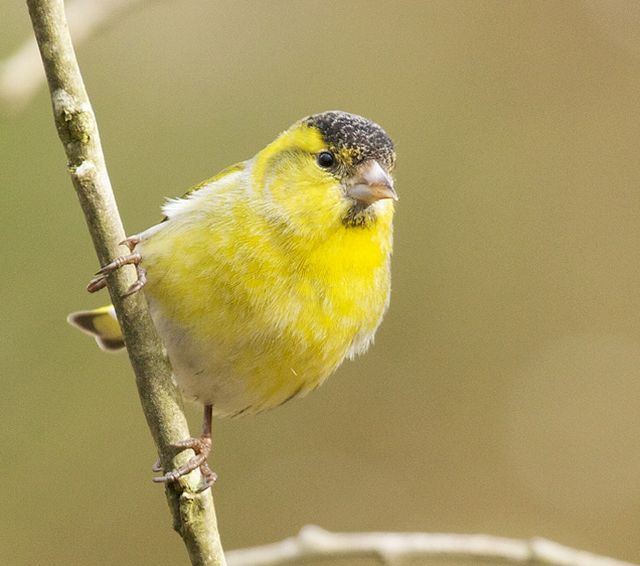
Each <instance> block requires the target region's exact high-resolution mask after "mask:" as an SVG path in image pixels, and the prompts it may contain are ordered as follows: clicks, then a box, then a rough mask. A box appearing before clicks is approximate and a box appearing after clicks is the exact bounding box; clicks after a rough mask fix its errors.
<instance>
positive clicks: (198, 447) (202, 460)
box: [152, 437, 218, 492]
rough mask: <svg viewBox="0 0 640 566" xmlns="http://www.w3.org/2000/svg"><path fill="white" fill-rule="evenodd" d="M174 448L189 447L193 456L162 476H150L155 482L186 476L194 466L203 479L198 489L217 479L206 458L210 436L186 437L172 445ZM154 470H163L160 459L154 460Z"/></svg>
mask: <svg viewBox="0 0 640 566" xmlns="http://www.w3.org/2000/svg"><path fill="white" fill-rule="evenodd" d="M173 446H174V448H177V449H178V450H186V449H187V448H190V449H191V450H193V451H194V452H195V456H193V458H190V459H189V460H187V462H185V463H184V464H182V466H179V467H177V468H175V469H174V470H169V471H168V472H166V473H165V474H163V475H162V476H158V477H154V478H152V479H153V481H154V482H156V483H167V482H174V481H176V480H178V479H180V478H181V477H182V476H186V475H187V474H188V473H190V472H192V471H193V470H195V469H196V468H200V473H201V474H202V478H203V480H204V485H203V487H202V488H201V489H199V490H198V491H199V492H200V491H204V490H205V489H207V488H209V487H211V486H212V485H213V484H214V483H215V482H216V480H217V479H218V476H217V474H216V473H215V472H214V471H213V470H212V469H211V468H210V467H209V464H208V462H207V458H208V457H209V454H210V453H211V438H208V437H202V438H187V439H185V440H181V441H180V442H177V443H176V444H174V445H173ZM152 469H153V471H154V472H161V471H164V470H163V468H162V466H161V465H160V461H159V460H158V462H156V463H155V464H154V466H153V468H152Z"/></svg>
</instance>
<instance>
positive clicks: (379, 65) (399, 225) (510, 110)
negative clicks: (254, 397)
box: [0, 0, 640, 566]
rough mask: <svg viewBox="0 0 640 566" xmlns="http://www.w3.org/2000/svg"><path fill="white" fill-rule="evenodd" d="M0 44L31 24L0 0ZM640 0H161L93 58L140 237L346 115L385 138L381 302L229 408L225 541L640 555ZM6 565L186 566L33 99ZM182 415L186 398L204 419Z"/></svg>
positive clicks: (2, 280) (7, 134)
mask: <svg viewBox="0 0 640 566" xmlns="http://www.w3.org/2000/svg"><path fill="white" fill-rule="evenodd" d="M0 13H1V14H2V24H0V27H1V29H2V33H0V57H7V56H8V55H9V54H10V53H12V52H13V51H14V50H15V49H16V48H18V46H19V45H20V44H21V43H22V41H23V40H24V39H25V38H27V37H28V36H29V35H30V23H29V20H28V16H27V11H26V7H25V6H24V5H23V4H22V3H16V2H10V1H8V0H0ZM638 22H640V3H637V2H632V1H627V2H622V1H615V0H611V1H607V2H596V1H583V2H572V1H567V2H509V1H482V2H476V1H471V0H469V1H450V0H441V1H430V2H413V3H390V2H382V1H379V2H373V1H365V0H360V1H350V2H337V1H325V2H320V3H318V2H312V1H309V0H303V1H297V2H293V1H283V0H279V1H272V2H250V1H233V2H232V1H230V0H227V1H221V0H215V1H212V2H195V1H187V0H179V1H171V2H169V1H164V2H152V1H149V2H145V3H142V4H140V5H139V6H138V7H137V8H136V9H135V10H133V11H130V12H127V13H126V14H122V15H120V16H119V17H118V18H117V19H116V20H115V21H113V22H111V24H110V25H109V26H108V27H107V28H105V29H103V30H101V31H100V32H99V33H97V34H96V35H95V36H93V37H92V38H90V39H89V40H88V41H86V42H84V43H82V44H81V45H80V46H79V48H78V54H79V59H80V64H81V67H82V70H83V72H84V77H85V81H86V83H87V87H88V90H89V94H90V96H91V99H92V102H93V106H94V109H95V111H96V114H97V117H98V121H99V125H100V128H101V133H102V141H103V145H104V148H105V152H106V157H107V163H108V166H109V170H110V173H111V179H112V182H113V185H114V188H115V191H116V196H117V198H118V202H119V205H120V210H121V213H122V216H123V218H124V221H125V226H126V228H127V231H128V232H129V233H134V232H137V231H139V230H141V229H143V228H146V227H148V226H150V225H151V224H153V223H156V222H157V221H158V219H159V218H160V212H159V207H160V205H161V204H162V202H163V199H164V198H166V197H170V196H176V195H180V194H182V193H183V192H184V190H185V189H186V188H188V187H189V186H191V185H193V184H194V183H196V182H198V181H200V180H201V179H203V178H206V177H208V176H210V175H212V174H213V173H215V172H217V171H218V170H220V169H221V168H223V167H225V166H226V165H229V164H231V163H234V162H236V161H238V160H242V159H245V158H248V157H250V156H251V155H253V154H254V153H255V152H256V151H257V150H259V149H260V148H261V147H263V146H264V145H265V144H266V143H268V142H269V141H271V139H272V138H273V137H274V136H275V135H276V134H277V133H278V132H279V131H281V130H283V129H285V128H286V127H288V126H289V124H290V123H292V122H293V121H295V120H296V119H298V118H300V117H302V116H304V115H307V114H310V113H313V112H318V111H322V110H327V109H336V108H339V109H344V110H348V111H351V112H355V113H359V114H363V115H365V116H367V117H369V118H372V119H374V120H375V121H377V122H379V123H380V124H382V125H383V127H384V128H385V129H386V130H387V131H388V132H389V133H390V135H391V136H392V137H393V138H394V139H395V141H396V143H397V149H398V156H399V161H398V168H397V187H398V191H399V194H400V202H399V206H398V214H397V222H396V243H395V254H394V260H393V296H392V302H391V308H390V311H389V313H388V315H387V317H386V320H385V322H384V323H383V325H382V327H381V329H380V331H379V334H378V337H377V340H376V345H375V347H374V348H373V350H372V351H371V352H370V353H369V354H367V355H366V356H365V357H364V358H361V359H359V360H357V361H355V362H352V363H347V364H346V365H344V366H343V367H342V368H341V369H340V370H339V371H338V373H337V375H335V376H334V377H333V378H332V379H330V380H329V381H328V383H327V384H326V385H325V386H324V387H322V388H321V389H320V390H319V391H318V392H316V393H315V394H313V395H311V396H310V397H308V398H306V399H304V400H301V401H297V402H293V403H291V404H287V405H286V406H284V407H283V408H281V409H279V410H277V411H274V412H270V413H266V414H263V415H261V416H259V417H254V418H247V419H244V420H243V419H239V420H235V421H221V422H216V423H214V450H215V455H214V456H213V458H212V467H213V468H214V469H215V470H216V471H217V472H218V474H219V477H220V479H219V481H218V483H217V484H216V486H215V492H214V495H215V499H216V503H217V510H218V518H219V522H220V528H221V533H222V537H223V542H224V544H225V546H226V547H227V548H228V549H232V548H239V547H246V546H250V545H255V544H263V543H267V542H272V541H275V540H279V539H281V538H283V537H286V536H289V535H292V534H294V533H296V532H297V531H298V530H299V529H300V527H301V526H303V525H305V524H307V523H315V524H318V525H321V526H322V527H324V528H326V529H330V530H338V531H369V530H389V531H429V532H458V533H476V532H482V533H489V534H495V535H502V536H507V537H525V538H526V537H532V536H543V537H548V538H551V539H553V540H556V541H558V542H560V543H563V544H566V545H570V546H574V547H578V548H582V549H584V550H589V551H592V552H597V553H601V554H606V555H610V556H614V557H616V558H620V559H625V560H629V561H636V562H640V543H638V536H637V534H638V530H637V528H638V523H639V522H640V442H639V441H638V431H640V379H638V377H639V374H640V318H639V316H638V315H639V312H640V294H639V286H640V269H639V265H640V245H639V242H640V221H639V213H640V160H639V159H638V147H639V144H640V115H639V112H638V108H639V107H638V101H639V99H640V97H639V92H640V26H639V25H638ZM0 156H1V157H0V160H1V166H0V186H1V188H2V193H3V203H2V207H1V210H2V213H1V216H2V222H0V241H1V242H2V243H1V244H0V246H1V250H2V277H0V286H1V287H0V290H1V293H2V295H1V296H2V298H3V300H2V319H3V321H4V324H2V328H1V330H0V333H1V335H0V339H1V340H0V357H1V361H2V366H1V372H2V373H1V377H0V380H1V390H2V394H1V395H0V458H1V460H2V463H3V466H2V467H3V472H2V478H3V481H2V482H0V501H1V502H2V511H1V512H0V530H1V531H2V533H3V536H2V537H0V556H2V557H3V559H2V561H3V562H5V563H6V564H12V565H14V566H15V565H27V564H29V565H31V564H48V565H63V564H64V565H66V564H86V565H102V564H104V565H107V564H169V563H171V564H185V563H186V554H185V552H184V550H183V546H182V543H181V541H180V539H179V537H178V536H177V535H176V534H174V533H173V531H172V530H171V526H170V520H169V513H168V510H167V508H166V502H165V498H164V495H163V493H162V488H161V487H159V486H157V485H154V484H152V483H151V480H150V478H151V475H152V474H151V470H150V467H151V465H152V464H153V462H154V460H155V454H154V449H153V445H152V442H151V439H150V436H149V433H148V431H147V428H146V425H145V422H144V418H143V415H142V412H141V410H140V407H139V401H138V398H137V394H136V390H135V385H134V379H133V374H132V371H131V369H130V367H129V364H128V361H127V358H126V356H125V355H106V354H104V353H102V352H100V351H99V350H98V349H97V348H96V347H95V344H94V342H93V341H92V340H91V339H89V338H88V337H86V336H82V335H80V334H79V333H77V331H75V330H73V329H72V328H70V327H69V326H67V325H66V323H65V316H66V314H67V313H68V312H70V311H72V310H77V309H81V308H85V307H91V306H98V305H100V304H103V303H104V301H105V300H106V299H107V295H106V293H104V294H102V295H101V296H90V295H88V294H87V293H86V292H85V291H84V286H85V284H86V282H87V280H88V278H89V277H90V275H91V274H92V273H93V271H95V269H96V267H97V262H96V258H95V255H94V252H93V249H92V246H91V243H90V240H89V237H88V234H87V230H86V228H85V225H84V220H83V217H82V215H81V212H80V208H79V206H78V203H77V200H76V197H75V194H74V192H73V189H72V186H71V183H70V181H69V178H68V176H67V174H66V170H65V158H64V155H63V152H62V148H61V146H60V143H59V141H58V138H57V135H56V132H55V128H54V125H53V120H52V116H51V109H50V102H49V98H48V94H47V93H46V91H45V88H44V86H43V87H42V88H41V89H40V91H39V92H38V94H37V96H36V97H35V99H34V100H33V101H32V102H31V103H29V105H28V106H27V107H26V108H25V109H24V110H23V111H22V112H21V113H19V114H14V115H13V116H6V117H4V118H2V121H0ZM189 415H190V419H191V423H192V427H193V429H194V430H197V429H198V428H199V426H200V409H199V408H197V407H191V408H190V409H189Z"/></svg>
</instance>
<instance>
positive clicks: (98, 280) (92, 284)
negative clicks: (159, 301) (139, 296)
mask: <svg viewBox="0 0 640 566" xmlns="http://www.w3.org/2000/svg"><path fill="white" fill-rule="evenodd" d="M139 242H140V240H139V239H138V238H137V237H136V236H132V237H131V238H127V239H126V240H124V241H122V242H120V243H121V244H122V245H126V246H128V247H129V249H130V250H133V249H134V248H135V247H136V245H137V244H138V243H139ZM141 261H142V256H141V255H140V254H139V253H138V252H134V251H132V253H130V254H127V255H122V256H120V257H117V258H115V259H114V260H113V261H111V262H109V263H108V264H107V265H105V266H104V267H101V268H100V269H99V270H98V271H96V274H95V276H94V277H93V279H91V281H89V284H88V285H87V291H89V293H95V292H96V291H99V290H100V289H104V288H105V287H106V286H107V277H109V275H111V274H112V273H113V272H114V271H116V270H118V269H120V268H121V267H122V266H123V265H135V266H136V271H137V273H138V278H137V280H136V281H134V282H133V283H132V284H131V285H130V286H129V288H128V289H127V291H126V292H125V293H124V295H123V297H128V296H129V295H133V294H134V293H136V292H138V291H139V290H140V289H142V288H143V287H144V285H145V284H146V282H147V272H146V271H145V270H144V268H143V267H142V266H141V265H140V262H141Z"/></svg>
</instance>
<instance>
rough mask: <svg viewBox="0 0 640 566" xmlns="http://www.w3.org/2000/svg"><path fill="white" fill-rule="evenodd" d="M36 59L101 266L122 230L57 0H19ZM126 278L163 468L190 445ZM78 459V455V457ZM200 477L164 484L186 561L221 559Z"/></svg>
mask: <svg viewBox="0 0 640 566" xmlns="http://www.w3.org/2000/svg"><path fill="white" fill-rule="evenodd" d="M27 5H28V7H29V14H30V16H31V21H32V24H33V29H34V32H35V36H36V40H37V43H38V47H39V48H40V54H41V56H42V61H43V64H44V68H45V72H46V76H47V81H48V83H49V90H50V92H51V101H52V104H53V114H54V120H55V123H56V127H57V130H58V135H59V136H60V140H61V141H62V144H63V146H64V148H65V151H66V154H67V159H68V164H67V167H68V170H69V173H70V174H71V179H72V181H73V185H74V187H75V189H76V192H77V194H78V198H79V200H80V205H81V206H82V210H83V212H84V215H85V219H86V222H87V226H88V228H89V232H90V233H91V237H92V239H93V244H94V246H95V249H96V253H97V255H98V259H99V261H100V264H101V265H104V264H106V263H107V262H108V261H109V260H110V259H111V258H113V257H116V256H117V255H120V254H119V252H120V253H121V250H120V249H119V244H118V242H120V241H122V240H123V239H124V237H125V233H124V229H123V227H122V221H121V220H120V216H119V214H118V209H117V206H116V202H115V198H114V196H113V191H112V190H111V183H110V181H109V176H108V174H107V169H106V165H105V161H104V155H103V153H102V147H101V144H100V137H99V134H98V127H97V124H96V120H95V116H94V114H93V110H92V108H91V104H90V103H89V98H88V96H87V92H86V90H85V87H84V83H83V81H82V76H81V74H80V69H79V67H78V62H77V60H76V57H75V53H74V50H73V45H72V43H71V37H70V35H69V30H68V27H67V22H66V19H65V13H64V4H63V1H62V0H27ZM133 280H134V277H133V270H132V269H120V270H118V271H117V272H116V273H115V274H113V275H112V276H110V278H109V282H108V283H109V285H108V287H109V292H110V294H111V300H112V301H113V304H114V306H115V308H116V312H117V314H118V320H119V321H120V325H121V326H122V330H123V333H124V337H125V342H126V344H127V351H128V354H129V359H130V361H131V365H132V366H133V369H134V372H135V375H136V384H137V386H138V393H139V395H140V400H141V402H142V408H143V410H144V414H145V417H146V419H147V423H148V425H149V428H150V430H151V434H152V435H153V438H154V441H155V443H156V446H157V448H158V453H159V454H160V460H161V462H162V465H163V466H164V468H165V469H173V468H175V467H176V466H179V465H181V464H182V463H184V462H185V461H186V460H187V459H188V458H189V457H190V456H192V455H193V453H192V451H189V450H186V451H183V452H181V453H179V454H178V455H177V456H176V457H175V458H174V457H173V456H174V455H175V450H174V449H172V447H171V445H172V444H173V443H175V442H177V441H178V440H181V439H183V438H187V437H189V429H188V426H187V421H186V418H185V416H184V412H183V410H182V405H181V397H180V394H179V392H178V390H177V389H176V387H175V385H174V384H173V381H172V378H171V369H170V366H169V363H168V361H167V359H166V357H165V355H164V352H163V348H162V345H161V343H160V341H159V339H158V337H157V334H156V331H155V328H154V326H153V323H152V321H151V317H150V316H149V311H148V308H147V305H146V302H145V300H144V297H143V295H142V294H138V295H133V296H130V297H128V298H123V293H124V292H125V290H126V289H127V287H128V285H129V284H131V283H132V282H133ZM78 465H82V461H81V460H80V464H78ZM201 480H202V478H201V476H200V472H199V471H198V470H195V471H194V472H192V473H191V474H189V476H188V477H186V478H184V479H182V478H181V480H180V481H179V482H174V483H171V484H168V485H167V486H166V494H167V499H168V501H169V506H170V508H171V512H172V514H173V521H174V528H175V529H176V530H177V531H178V532H179V533H180V535H181V536H182V538H183V540H184V542H185V545H186V546H187V550H188V552H189V556H190V558H191V562H192V564H196V565H202V566H204V565H207V566H214V565H215V566H221V565H224V564H225V559H224V555H223V552H222V547H221V544H220V538H219V535H218V529H217V524H216V517H215V509H214V506H213V498H212V496H211V490H210V489H207V490H205V491H204V492H202V493H197V488H198V486H199V485H200V482H201Z"/></svg>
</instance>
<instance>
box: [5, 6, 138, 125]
mask: <svg viewBox="0 0 640 566" xmlns="http://www.w3.org/2000/svg"><path fill="white" fill-rule="evenodd" d="M140 4H141V0H69V1H68V2H66V6H65V11H66V15H67V23H68V25H69V28H70V29H71V32H72V34H73V38H74V42H75V44H76V45H78V44H79V43H81V42H83V41H85V40H87V39H88V38H89V37H91V36H92V35H93V34H95V33H96V31H97V30H99V29H100V28H102V27H104V26H105V25H106V24H108V23H109V22H111V21H113V19H114V17H115V16H117V15H118V14H121V13H122V12H124V11H126V10H130V9H132V8H134V7H135V6H138V5H140ZM43 79H44V77H43V75H42V68H41V66H40V57H39V55H38V46H37V44H36V42H35V39H34V38H30V39H27V40H26V41H24V43H23V44H22V45H21V46H20V47H19V48H18V49H17V50H16V51H15V52H14V53H12V54H11V55H10V56H9V57H7V58H6V59H5V60H4V61H1V62H0V105H1V106H2V107H3V108H4V110H5V112H7V113H17V112H19V111H20V110H22V109H23V108H24V107H25V106H26V105H27V104H28V103H29V102H30V101H31V99H32V98H33V96H34V95H35V94H36V92H38V89H39V88H40V86H41V85H42V83H43V82H44V80H43Z"/></svg>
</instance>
